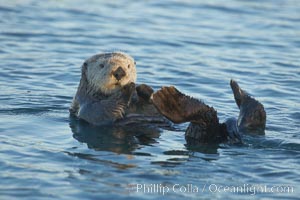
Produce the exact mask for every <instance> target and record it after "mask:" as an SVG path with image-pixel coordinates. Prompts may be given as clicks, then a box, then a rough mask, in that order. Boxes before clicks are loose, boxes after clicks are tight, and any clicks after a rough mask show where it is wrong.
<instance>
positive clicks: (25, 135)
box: [0, 0, 300, 200]
mask: <svg viewBox="0 0 300 200" xmlns="http://www.w3.org/2000/svg"><path fill="white" fill-rule="evenodd" d="M110 51H124V52H126V53H128V54H130V55H132V56H133V57H134V58H135V59H136V62H137V71H138V80H137V82H138V83H146V84H149V85H151V86H152V87H153V88H154V89H159V88H160V87H161V86H164V85H175V86H176V87H177V88H178V89H179V90H181V91H182V92H184V93H186V94H189V95H192V96H194V97H196V98H199V99H202V100H203V101H204V102H205V103H207V104H208V105H210V106H213V107H214V108H215V109H217V110H218V115H219V118H220V121H224V120H225V119H227V118H229V117H237V116H238V112H239V111H238V108H237V106H236V104H235V102H234V99H233V95H232V92H231V89H230V86H229V81H230V79H231V78H233V79H235V80H237V81H238V82H239V84H240V86H241V87H242V88H243V89H245V90H247V91H248V92H249V93H251V94H252V95H253V96H255V97H256V98H257V99H258V100H259V101H261V102H262V103H263V104H264V106H265V109H266V112H267V127H266V135H265V136H259V137H252V136H247V137H245V138H244V141H245V144H243V145H229V144H220V145H217V146H200V147H197V148H190V147H188V146H186V141H185V139H184V131H185V128H186V126H187V124H180V125H175V129H174V130H164V129H156V128H153V127H149V128H146V129H145V128H143V129H140V128H138V127H131V128H127V127H124V128H122V127H121V128H120V127H119V128H116V127H102V128H99V127H98V128H97V127H93V126H89V125H87V124H85V123H82V122H80V121H78V120H77V119H72V118H69V113H68V108H69V106H70V103H71V101H72V97H73V96H74V94H75V92H76V89H77V85H78V82H79V79H80V66H81V64H82V63H83V61H84V60H85V59H86V58H88V57H90V56H91V55H93V54H96V53H100V52H110ZM0 60H1V62H0V171H1V173H0V199H30V200H32V199H75V200H76V199H78V200H79V199H112V198H113V199H162V198H164V199H299V195H300V187H299V184H300V161H299V160H300V135H299V130H300V125H299V124H300V102H299V99H300V1H297V0H276V1H271V0H266V1H259V0H228V1H219V0H213V1H195V0H187V1H177V0H176V1H169V0H168V1H126V0H122V1H96V0H95V1H82V0H75V1H74V0H72V1H71V0H62V1H38V0H23V1H20V0H11V1H4V0H1V1H0Z"/></svg>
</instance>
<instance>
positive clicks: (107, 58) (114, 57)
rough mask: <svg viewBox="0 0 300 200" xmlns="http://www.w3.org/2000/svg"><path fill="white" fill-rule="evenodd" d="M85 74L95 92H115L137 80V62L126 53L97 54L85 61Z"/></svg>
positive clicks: (83, 69) (83, 68)
mask: <svg viewBox="0 0 300 200" xmlns="http://www.w3.org/2000/svg"><path fill="white" fill-rule="evenodd" d="M84 75H85V76H86V79H87V82H88V85H89V86H90V87H91V89H92V90H93V91H94V92H101V93H103V94H113V93H114V92H116V91H119V90H120V89H121V88H122V87H123V86H125V85H127V84H128V83H131V82H135V81H136V68H135V62H134V59H133V58H132V57H130V56H129V55H126V54H124V53H119V52H118V53H105V54H97V55H94V56H92V57H91V58H89V59H87V60H86V61H85V62H84V64H83V67H82V76H84Z"/></svg>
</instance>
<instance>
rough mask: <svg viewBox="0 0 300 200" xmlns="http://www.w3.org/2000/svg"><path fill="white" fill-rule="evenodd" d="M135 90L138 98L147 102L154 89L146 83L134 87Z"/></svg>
mask: <svg viewBox="0 0 300 200" xmlns="http://www.w3.org/2000/svg"><path fill="white" fill-rule="evenodd" d="M136 92H137V94H138V96H139V97H140V98H142V99H144V100H145V101H146V102H149V101H150V98H151V95H152V94H153V92H154V90H153V89H152V88H151V87H150V86H148V85H146V84H141V85H139V86H137V87H136Z"/></svg>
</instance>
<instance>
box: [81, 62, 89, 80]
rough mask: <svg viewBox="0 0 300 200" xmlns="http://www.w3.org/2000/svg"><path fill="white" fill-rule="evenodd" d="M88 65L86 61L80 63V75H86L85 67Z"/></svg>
mask: <svg viewBox="0 0 300 200" xmlns="http://www.w3.org/2000/svg"><path fill="white" fill-rule="evenodd" d="M87 66H88V64H87V62H86V61H85V62H84V63H83V64H82V66H81V77H86V72H87V70H88V69H87V68H88V67H87Z"/></svg>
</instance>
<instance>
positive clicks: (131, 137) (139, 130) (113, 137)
mask: <svg viewBox="0 0 300 200" xmlns="http://www.w3.org/2000/svg"><path fill="white" fill-rule="evenodd" d="M70 128H71V130H72V132H73V137H74V138H75V139H76V140H78V141H79V142H81V143H86V144H87V146H88V148H90V149H94V150H97V151H111V152H114V153H119V154H131V153H132V152H133V151H134V150H136V149H137V148H140V147H141V145H149V144H153V143H157V141H156V139H157V138H158V137H159V136H160V130H159V129H158V128H156V127H147V128H145V127H142V126H135V127H129V126H113V125H108V126H93V125H91V124H89V123H87V122H85V121H82V120H78V119H77V118H75V117H72V116H71V117H70Z"/></svg>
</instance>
